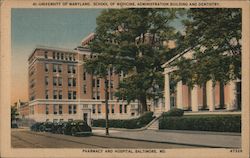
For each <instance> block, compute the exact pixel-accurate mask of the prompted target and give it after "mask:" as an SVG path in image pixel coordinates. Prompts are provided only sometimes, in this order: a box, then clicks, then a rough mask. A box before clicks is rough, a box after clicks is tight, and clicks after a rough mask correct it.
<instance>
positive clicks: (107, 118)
mask: <svg viewBox="0 0 250 158" xmlns="http://www.w3.org/2000/svg"><path fill="white" fill-rule="evenodd" d="M104 83H105V88H104V89H105V109H106V113H105V116H106V135H109V113H108V111H109V109H108V106H109V104H108V98H109V96H108V80H107V77H105V78H104Z"/></svg>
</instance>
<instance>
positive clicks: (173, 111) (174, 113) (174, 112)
mask: <svg viewBox="0 0 250 158" xmlns="http://www.w3.org/2000/svg"><path fill="white" fill-rule="evenodd" d="M183 114H184V111H183V110H182V109H178V108H173V109H171V110H169V111H168V112H164V113H163V114H162V116H163V117H167V116H183Z"/></svg>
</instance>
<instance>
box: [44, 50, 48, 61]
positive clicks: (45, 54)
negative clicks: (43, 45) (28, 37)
mask: <svg viewBox="0 0 250 158" xmlns="http://www.w3.org/2000/svg"><path fill="white" fill-rule="evenodd" d="M44 58H46V59H47V58H48V52H47V51H45V52H44Z"/></svg>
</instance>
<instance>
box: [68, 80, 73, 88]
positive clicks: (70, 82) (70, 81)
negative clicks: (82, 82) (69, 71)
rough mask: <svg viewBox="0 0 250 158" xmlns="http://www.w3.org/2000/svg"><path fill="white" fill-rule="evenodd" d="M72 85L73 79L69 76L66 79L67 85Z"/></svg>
mask: <svg viewBox="0 0 250 158" xmlns="http://www.w3.org/2000/svg"><path fill="white" fill-rule="evenodd" d="M72 85H73V79H72V78H69V79H68V86H72Z"/></svg>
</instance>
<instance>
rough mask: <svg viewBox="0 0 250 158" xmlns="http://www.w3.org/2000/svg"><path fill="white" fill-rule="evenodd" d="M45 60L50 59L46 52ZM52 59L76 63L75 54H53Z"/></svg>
mask: <svg viewBox="0 0 250 158" xmlns="http://www.w3.org/2000/svg"><path fill="white" fill-rule="evenodd" d="M44 58H45V59H48V52H47V51H45V52H44ZM52 58H53V59H57V60H69V61H75V60H76V55H75V54H73V53H61V52H53V53H52Z"/></svg>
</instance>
